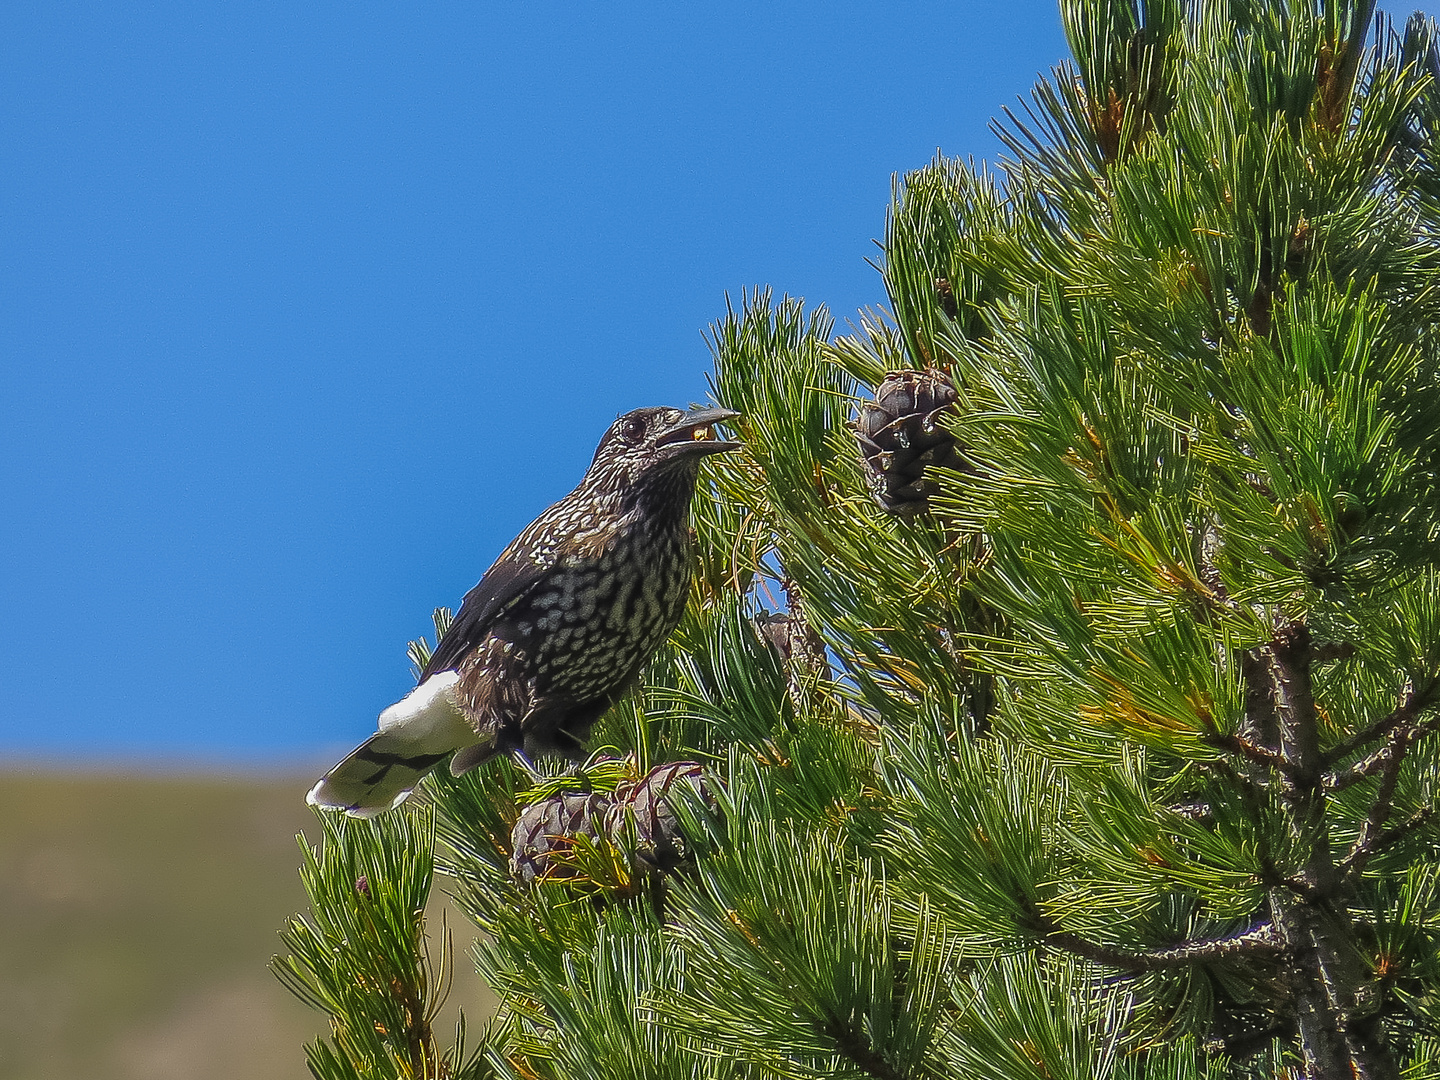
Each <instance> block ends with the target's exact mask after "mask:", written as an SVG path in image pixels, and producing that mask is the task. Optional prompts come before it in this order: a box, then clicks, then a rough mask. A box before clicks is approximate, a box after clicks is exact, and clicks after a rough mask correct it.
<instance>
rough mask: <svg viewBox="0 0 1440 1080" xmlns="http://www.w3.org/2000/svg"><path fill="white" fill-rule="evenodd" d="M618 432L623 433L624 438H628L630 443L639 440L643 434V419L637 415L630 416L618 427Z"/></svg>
mask: <svg viewBox="0 0 1440 1080" xmlns="http://www.w3.org/2000/svg"><path fill="white" fill-rule="evenodd" d="M620 434H622V435H624V436H625V438H627V439H629V440H630V441H631V442H632V443H633V442H639V441H640V439H641V438H642V437H643V436H644V434H645V421H644V420H641V419H640V418H639V417H638V416H632V417H631V418H630V419H629V420H626V421H625V424H624V426H623V427H622V428H621V429H620Z"/></svg>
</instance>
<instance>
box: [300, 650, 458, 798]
mask: <svg viewBox="0 0 1440 1080" xmlns="http://www.w3.org/2000/svg"><path fill="white" fill-rule="evenodd" d="M459 677H460V676H459V675H457V674H456V673H455V672H453V671H442V672H439V673H437V674H435V675H431V676H430V677H429V678H428V679H426V680H425V681H424V682H422V683H421V684H420V685H419V686H417V687H416V688H415V689H414V690H412V691H410V693H408V694H406V695H405V697H404V698H402V699H401V700H399V701H397V702H396V703H395V704H394V705H391V706H390V707H389V708H388V709H386V710H385V711H384V712H382V713H381V714H380V730H379V732H377V733H376V734H374V735H371V736H370V738H368V739H366V740H365V741H364V742H363V743H361V744H360V745H359V746H357V747H356V748H355V749H354V750H353V751H351V753H350V756H349V757H347V758H346V759H345V760H344V761H342V762H340V764H339V765H336V766H335V767H334V768H333V769H331V770H330V771H329V772H327V773H326V774H325V775H324V776H322V777H321V778H320V782H319V783H318V784H316V785H315V786H314V787H313V788H311V789H310V794H309V795H307V796H306V801H307V802H308V803H310V805H311V806H325V807H329V808H331V809H333V810H344V811H345V812H346V813H347V814H349V815H350V816H351V817H374V816H375V815H376V814H383V813H384V812H385V811H386V810H389V809H391V808H392V807H396V806H399V805H400V804H401V803H402V802H404V801H405V799H406V796H408V795H409V794H410V792H411V791H413V790H414V789H415V785H416V784H418V783H419V782H420V780H421V779H422V778H423V777H424V776H425V774H426V773H428V772H429V771H430V770H431V769H433V768H434V767H435V766H436V765H438V764H440V762H442V761H444V760H445V759H446V758H447V757H449V756H450V754H451V752H452V751H454V750H456V749H459V750H460V752H461V754H464V753H465V752H466V750H467V749H470V750H473V749H474V743H475V738H476V736H475V730H474V729H473V728H472V727H471V726H470V725H469V724H468V723H467V722H466V720H465V718H464V717H463V716H462V715H461V714H460V712H459V710H458V709H457V708H456V706H455V698H454V688H455V683H456V681H457V680H458V679H459Z"/></svg>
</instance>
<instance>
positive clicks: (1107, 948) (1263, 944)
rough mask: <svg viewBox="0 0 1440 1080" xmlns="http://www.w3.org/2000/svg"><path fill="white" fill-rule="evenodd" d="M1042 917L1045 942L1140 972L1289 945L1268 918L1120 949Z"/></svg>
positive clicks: (1088, 958) (1113, 965)
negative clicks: (1211, 934) (1225, 931)
mask: <svg viewBox="0 0 1440 1080" xmlns="http://www.w3.org/2000/svg"><path fill="white" fill-rule="evenodd" d="M1039 918H1040V926H1041V930H1042V935H1043V942H1044V944H1046V945H1049V946H1052V947H1053V948H1057V949H1063V950H1064V951H1065V952H1068V953H1073V954H1074V955H1075V956H1078V957H1081V958H1082V959H1085V960H1093V961H1094V962H1095V963H1097V964H1104V965H1105V966H1106V967H1115V968H1120V969H1121V970H1122V971H1130V972H1136V973H1138V972H1141V971H1163V970H1165V969H1167V968H1177V967H1185V966H1186V965H1188V964H1203V963H1206V962H1212V961H1217V960H1233V959H1236V958H1238V957H1241V956H1258V955H1262V954H1272V953H1278V952H1282V951H1283V950H1284V948H1285V946H1284V943H1283V942H1282V941H1281V940H1280V935H1279V933H1278V932H1277V931H1276V929H1275V927H1274V926H1273V925H1272V924H1271V923H1268V922H1264V923H1261V924H1259V925H1258V926H1254V927H1251V928H1250V929H1249V930H1245V931H1242V932H1241V933H1238V934H1230V935H1228V936H1226V937H1219V938H1202V939H1199V940H1195V941H1186V942H1182V943H1181V944H1179V945H1172V946H1170V947H1168V948H1164V949H1120V948H1116V947H1114V946H1111V945H1102V944H1100V943H1099V942H1096V941H1090V940H1088V939H1087V938H1082V937H1081V936H1080V935H1079V934H1075V933H1072V932H1071V931H1069V930H1062V929H1061V928H1060V927H1059V926H1057V925H1055V924H1054V923H1053V922H1051V921H1050V920H1049V919H1048V918H1047V917H1045V916H1043V915H1041V916H1040V917H1039Z"/></svg>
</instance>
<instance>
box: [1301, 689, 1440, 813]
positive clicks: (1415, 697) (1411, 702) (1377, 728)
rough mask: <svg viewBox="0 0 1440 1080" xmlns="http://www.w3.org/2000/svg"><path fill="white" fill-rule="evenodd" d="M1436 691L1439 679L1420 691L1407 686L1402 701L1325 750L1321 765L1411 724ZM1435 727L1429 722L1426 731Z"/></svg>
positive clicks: (1335, 760)
mask: <svg viewBox="0 0 1440 1080" xmlns="http://www.w3.org/2000/svg"><path fill="white" fill-rule="evenodd" d="M1437 691H1440V679H1431V680H1430V681H1429V682H1427V683H1426V684H1425V687H1424V689H1423V690H1417V689H1416V688H1415V687H1413V686H1412V687H1410V688H1409V689H1407V690H1406V692H1405V696H1404V698H1403V700H1402V701H1401V702H1400V704H1399V705H1397V706H1396V707H1395V708H1394V709H1393V710H1391V711H1390V712H1388V713H1386V714H1385V715H1384V716H1382V717H1381V718H1380V719H1379V720H1376V721H1375V722H1374V723H1373V724H1371V725H1370V726H1369V727H1367V728H1365V729H1364V730H1362V731H1358V732H1356V733H1355V734H1354V735H1352V736H1350V738H1348V739H1345V740H1343V741H1342V742H1340V743H1339V744H1338V745H1336V746H1334V747H1332V748H1331V749H1330V750H1328V751H1326V752H1325V754H1324V755H1323V757H1322V761H1323V764H1324V766H1325V767H1329V766H1331V765H1334V764H1335V763H1336V762H1337V761H1340V760H1342V759H1344V758H1347V757H1349V756H1350V755H1351V754H1353V753H1354V752H1355V751H1356V750H1359V749H1361V748H1362V747H1365V746H1369V745H1370V744H1371V743H1373V742H1377V741H1379V740H1380V739H1383V738H1385V736H1387V735H1389V734H1390V733H1391V732H1392V731H1394V730H1395V729H1396V728H1398V727H1401V726H1403V725H1406V724H1411V723H1413V722H1414V721H1415V720H1416V719H1417V718H1418V717H1419V716H1420V714H1421V713H1422V712H1424V711H1425V710H1426V709H1427V708H1429V707H1430V706H1431V705H1432V704H1434V702H1435V698H1436V694H1437ZM1436 726H1440V724H1437V722H1436V721H1431V722H1430V723H1429V725H1428V728H1427V730H1430V731H1433V730H1435V728H1436ZM1357 779H1358V777H1357ZM1352 782H1353V781H1352ZM1326 786H1327V787H1331V789H1332V790H1340V789H1339V788H1335V787H1334V786H1333V785H1332V784H1329V783H1327V785H1326Z"/></svg>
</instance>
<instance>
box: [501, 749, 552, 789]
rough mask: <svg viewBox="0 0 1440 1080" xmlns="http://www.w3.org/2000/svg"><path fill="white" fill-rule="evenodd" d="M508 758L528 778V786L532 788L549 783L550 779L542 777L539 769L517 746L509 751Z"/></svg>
mask: <svg viewBox="0 0 1440 1080" xmlns="http://www.w3.org/2000/svg"><path fill="white" fill-rule="evenodd" d="M510 756H511V757H512V758H513V759H514V760H515V764H516V765H518V766H520V768H521V770H522V771H523V772H524V773H525V775H526V776H528V777H529V778H530V784H531V786H532V787H533V786H535V785H537V784H544V783H548V782H549V780H550V777H548V776H546V775H544V774H543V773H541V772H540V770H539V769H537V768H535V763H534V762H533V761H531V760H530V757H529V755H527V754H526V753H525V751H524V750H522V749H521V748H520V747H518V746H517V747H516V748H515V749H514V750H511V751H510Z"/></svg>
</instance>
